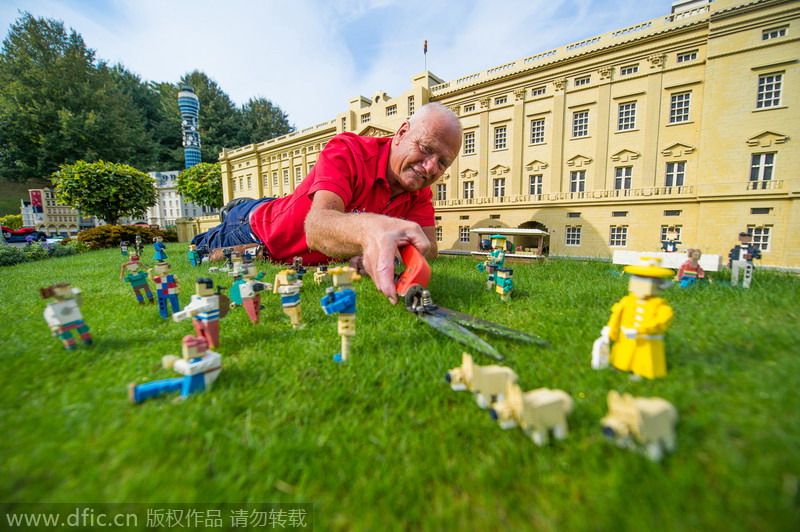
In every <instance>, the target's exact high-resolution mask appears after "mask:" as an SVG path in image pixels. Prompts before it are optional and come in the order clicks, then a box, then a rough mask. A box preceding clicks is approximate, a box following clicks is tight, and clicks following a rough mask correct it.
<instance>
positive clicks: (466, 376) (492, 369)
mask: <svg viewBox="0 0 800 532" xmlns="http://www.w3.org/2000/svg"><path fill="white" fill-rule="evenodd" d="M517 379H518V377H517V374H516V373H514V370H512V369H511V368H506V367H504V366H496V365H491V366H479V365H478V364H475V363H473V362H472V356H471V355H470V354H469V353H466V352H464V353H462V354H461V366H459V367H457V368H453V369H451V370H450V371H448V372H447V374H446V375H445V380H446V381H447V382H449V383H450V388H452V389H453V390H456V391H460V390H470V391H471V392H472V393H474V394H475V400H476V401H477V403H478V406H480V407H481V408H489V406H490V405H491V404H492V403H495V402H497V401H500V400H502V399H503V397H504V394H505V391H506V385H507V384H508V383H509V382H511V383H515V382H517Z"/></svg>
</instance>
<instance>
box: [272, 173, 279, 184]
mask: <svg viewBox="0 0 800 532" xmlns="http://www.w3.org/2000/svg"><path fill="white" fill-rule="evenodd" d="M272 186H273V187H277V186H278V172H272Z"/></svg>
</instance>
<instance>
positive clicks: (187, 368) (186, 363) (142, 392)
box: [128, 335, 222, 403]
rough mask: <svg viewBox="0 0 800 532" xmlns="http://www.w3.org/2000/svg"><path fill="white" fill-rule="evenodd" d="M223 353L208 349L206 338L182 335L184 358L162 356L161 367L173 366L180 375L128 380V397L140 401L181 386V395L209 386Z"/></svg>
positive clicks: (132, 400)
mask: <svg viewBox="0 0 800 532" xmlns="http://www.w3.org/2000/svg"><path fill="white" fill-rule="evenodd" d="M221 361H222V357H221V356H220V354H219V353H217V352H215V351H210V350H209V349H208V342H206V340H205V338H197V337H195V336H191V335H187V336H184V337H183V358H178V357H176V356H174V355H167V356H165V357H163V358H162V359H161V363H162V365H163V367H164V368H167V369H170V368H171V369H173V370H175V371H176V372H178V373H180V374H181V375H183V377H175V378H172V379H164V380H160V381H153V382H148V383H145V384H136V383H131V384H129V385H128V399H129V400H130V402H131V403H141V402H142V401H145V400H147V399H150V398H152V397H157V396H159V395H164V394H167V393H172V392H176V391H178V390H180V392H181V393H180V396H179V397H180V399H185V398H186V397H188V396H189V395H191V394H194V393H200V392H203V391H205V390H206V389H208V388H210V387H211V384H212V383H213V382H214V381H215V380H217V377H218V376H219V373H220V371H222V363H221Z"/></svg>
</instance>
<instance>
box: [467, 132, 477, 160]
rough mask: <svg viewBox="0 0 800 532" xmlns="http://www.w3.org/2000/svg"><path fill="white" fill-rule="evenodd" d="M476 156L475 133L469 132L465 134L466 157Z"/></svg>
mask: <svg viewBox="0 0 800 532" xmlns="http://www.w3.org/2000/svg"><path fill="white" fill-rule="evenodd" d="M474 154H475V132H474V131H467V132H466V133H464V155H474Z"/></svg>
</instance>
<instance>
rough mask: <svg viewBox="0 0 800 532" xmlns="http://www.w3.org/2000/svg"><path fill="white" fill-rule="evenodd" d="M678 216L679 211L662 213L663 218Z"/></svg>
mask: <svg viewBox="0 0 800 532" xmlns="http://www.w3.org/2000/svg"><path fill="white" fill-rule="evenodd" d="M680 215H681V211H679V210H669V211H664V216H680Z"/></svg>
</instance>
